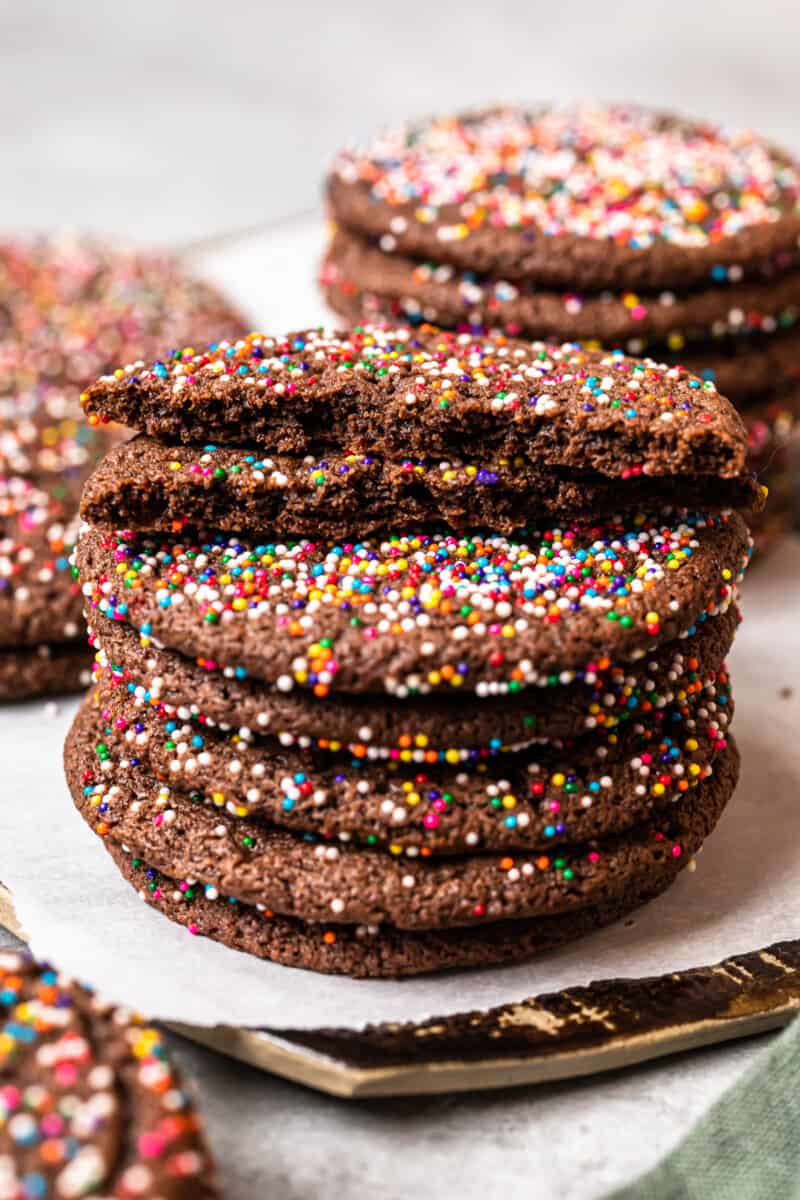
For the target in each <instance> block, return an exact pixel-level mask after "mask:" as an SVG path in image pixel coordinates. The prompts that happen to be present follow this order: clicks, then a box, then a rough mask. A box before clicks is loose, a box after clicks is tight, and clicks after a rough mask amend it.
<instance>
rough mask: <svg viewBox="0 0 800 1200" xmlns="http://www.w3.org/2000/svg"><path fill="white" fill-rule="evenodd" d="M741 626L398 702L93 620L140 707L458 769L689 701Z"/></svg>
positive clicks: (102, 658)
mask: <svg viewBox="0 0 800 1200" xmlns="http://www.w3.org/2000/svg"><path fill="white" fill-rule="evenodd" d="M738 621H739V613H738V609H737V608H736V605H735V604H732V605H730V606H729V607H728V608H726V609H725V611H724V612H721V613H719V614H717V615H716V616H715V617H713V618H709V619H706V620H703V621H701V622H699V623H698V625H697V626H696V627H695V628H693V629H692V631H691V632H690V633H689V634H688V635H687V636H686V637H683V638H678V639H677V640H675V641H673V642H667V643H664V644H663V645H658V646H654V647H653V648H652V649H651V650H650V651H649V653H648V654H646V655H645V656H644V657H643V658H641V659H639V660H637V661H636V662H635V663H628V664H625V665H618V664H613V663H611V661H610V660H609V659H608V658H607V657H605V656H604V657H603V658H600V659H598V660H596V662H594V663H591V664H588V665H587V666H586V667H585V668H583V669H580V670H578V671H569V672H564V673H553V674H551V675H549V676H547V677H546V678H545V679H543V680H542V681H541V684H540V686H539V687H531V688H524V689H519V690H514V691H511V692H508V693H505V692H500V691H499V689H490V688H486V689H479V692H478V695H475V693H467V694H464V693H463V692H457V691H455V692H453V693H451V694H450V695H449V696H448V697H447V698H446V700H445V701H443V699H442V697H441V696H439V695H437V694H433V695H428V696H415V697H413V698H409V699H406V700H404V701H400V700H397V699H395V698H394V697H387V696H385V695H382V696H381V695H367V696H349V695H347V694H338V693H337V694H335V695H334V696H329V697H317V696H315V695H313V694H309V693H308V692H306V691H303V690H301V689H299V688H298V689H295V690H292V691H289V692H284V691H281V690H280V689H278V688H270V687H269V686H268V685H266V684H263V683H260V682H259V681H258V680H255V679H248V678H246V677H245V676H244V675H243V673H242V672H240V671H235V670H234V669H232V668H227V669H222V668H220V667H219V666H218V665H217V664H216V663H215V662H214V661H213V660H208V659H202V658H201V659H199V660H197V661H194V660H192V659H191V658H188V657H185V656H184V655H182V654H178V653H176V652H175V651H171V650H165V649H162V648H159V647H158V646H156V645H155V644H154V643H153V642H152V640H150V639H149V638H146V637H144V638H142V639H141V640H140V638H139V637H138V636H137V634H136V633H135V632H134V630H133V629H132V628H131V627H130V626H129V625H124V624H122V623H121V622H119V621H109V620H106V619H105V618H104V617H102V616H100V615H98V614H95V615H93V617H92V630H91V641H92V644H93V645H94V646H95V648H96V649H97V652H98V653H97V671H99V672H100V673H101V674H104V673H106V672H110V673H112V674H113V675H114V677H115V679H116V680H117V681H118V683H119V684H121V685H123V686H124V687H125V689H126V691H128V692H129V693H130V694H131V695H133V696H134V697H135V699H136V700H137V702H140V703H144V704H151V703H154V704H160V703H163V704H165V705H168V706H170V707H171V708H174V709H175V713H176V716H177V718H178V720H180V721H188V720H190V719H191V720H198V721H199V723H200V724H202V725H206V726H208V727H210V728H214V727H215V726H219V728H220V729H221V730H223V731H230V730H238V731H239V732H240V733H241V735H242V736H243V737H248V736H252V734H253V732H255V733H256V734H264V733H267V732H269V733H272V734H273V735H274V736H275V737H276V738H277V740H278V741H279V742H280V744H281V745H282V746H283V747H291V746H299V747H301V748H304V747H308V746H319V747H320V748H321V749H328V750H330V749H332V750H334V751H337V750H341V749H342V748H346V749H348V750H349V751H350V752H351V753H352V754H353V756H354V757H356V758H368V759H387V758H388V759H391V760H392V761H396V762H401V763H418V764H420V765H423V764H424V765H428V766H430V765H433V764H435V763H437V762H447V763H450V764H451V765H455V764H457V763H460V762H464V761H469V760H472V759H473V758H474V755H475V751H476V750H478V751H480V752H481V754H482V755H483V754H493V753H497V752H499V751H500V750H501V749H502V748H503V747H504V746H516V745H524V744H527V743H529V742H530V741H531V740H533V739H546V740H549V741H553V740H558V739H564V738H573V737H578V736H580V735H581V734H583V733H585V732H587V731H590V730H593V729H597V728H601V727H602V728H614V727H616V726H618V725H621V724H625V723H626V722H627V721H629V720H631V719H633V718H635V717H638V715H639V714H640V713H645V714H646V713H649V712H650V711H652V709H653V708H657V709H661V708H665V707H666V706H667V705H668V704H671V703H673V701H675V700H682V699H683V698H684V696H686V695H692V694H694V692H695V691H697V690H698V688H699V687H700V681H701V680H702V679H703V678H705V677H706V676H708V675H711V674H714V673H715V672H717V671H718V670H719V669H720V667H721V665H722V663H723V662H724V660H725V657H726V655H727V654H728V651H729V650H730V647H731V644H732V642H733V636H734V633H735V631H736V626H737V624H738Z"/></svg>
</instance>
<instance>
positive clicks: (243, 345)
mask: <svg viewBox="0 0 800 1200" xmlns="http://www.w3.org/2000/svg"><path fill="white" fill-rule="evenodd" d="M82 402H83V405H84V408H85V411H86V413H87V416H88V417H89V420H90V421H92V420H94V421H97V420H117V421H121V422H122V423H123V424H126V425H130V426H131V427H133V428H134V429H137V430H139V431H140V432H143V433H148V434H151V435H152V436H156V437H161V438H162V439H164V440H169V441H173V442H193V443H197V442H202V443H207V442H213V443H215V444H216V443H219V444H223V445H224V444H227V445H229V446H238V445H240V444H241V439H242V430H247V439H248V444H250V445H252V446H253V447H256V446H257V447H261V449H262V450H263V451H264V452H269V453H284V452H286V453H293V454H295V453H303V454H305V453H311V454H317V453H328V452H333V451H335V450H338V451H339V452H340V453H345V454H353V453H360V454H369V455H373V454H374V455H377V456H380V457H383V458H387V459H397V458H399V459H401V460H402V459H404V458H407V457H408V456H420V457H423V458H431V457H432V456H436V457H437V458H438V457H443V458H448V459H449V458H452V457H457V458H459V459H463V460H465V461H470V460H471V459H472V458H473V456H474V454H475V448H476V447H480V449H481V454H482V456H483V455H486V456H487V465H491V462H493V461H496V460H497V458H499V457H510V458H512V459H513V458H514V457H515V456H516V455H520V456H522V457H524V458H525V459H526V461H531V462H537V463H540V464H542V465H546V466H552V467H570V468H573V469H576V470H579V471H581V472H585V471H594V472H598V473H603V474H607V475H610V476H615V477H620V478H621V479H623V480H624V479H626V478H627V477H629V476H630V474H631V473H634V474H635V473H638V472H643V473H644V474H649V475H681V476H684V475H717V476H719V477H720V478H725V479H733V478H735V477H736V476H739V475H741V474H742V472H743V470H744V464H745V450H746V446H745V439H744V434H743V430H742V426H741V422H740V420H739V417H738V416H737V414H736V412H735V410H734V409H733V408H732V406H731V405H730V404H729V403H728V402H727V401H726V400H724V399H723V397H721V396H720V395H719V394H718V393H717V391H716V389H715V388H714V385H713V384H711V383H701V382H700V381H699V380H696V379H694V378H693V377H691V376H689V375H688V374H686V373H685V372H683V371H681V369H680V368H676V367H672V368H667V367H659V366H658V365H657V364H655V363H651V362H650V361H649V360H645V361H641V360H634V359H628V358H626V357H625V356H624V355H621V354H608V353H605V352H603V351H598V350H581V349H579V348H578V347H575V346H571V345H564V346H562V347H556V346H546V345H544V344H543V343H536V342H533V343H531V342H524V341H514V340H511V339H508V338H506V337H504V336H502V335H500V334H489V335H484V336H480V337H478V336H475V337H472V336H468V335H458V334H453V333H446V332H443V331H441V330H437V329H433V328H428V327H423V328H421V329H418V330H413V331H412V330H409V329H408V328H402V329H398V330H392V329H379V328H374V327H370V326H365V327H357V328H356V329H355V330H354V331H352V332H351V333H341V334H335V333H325V332H324V331H320V330H308V331H306V332H303V333H297V334H290V335H288V336H287V337H285V338H276V337H269V336H266V335H264V334H258V333H254V334H251V335H249V336H248V337H247V338H244V339H242V340H240V341H238V342H221V343H220V344H219V345H217V346H213V347H211V348H209V350H208V351H207V352H204V353H200V354H195V353H193V352H190V351H188V350H187V351H184V352H183V353H177V352H176V354H175V355H174V356H173V357H171V358H168V359H167V360H165V361H163V362H156V363H153V364H152V365H146V364H145V363H144V362H136V363H132V364H129V365H127V366H125V367H121V368H120V369H119V370H118V371H116V372H115V373H114V374H113V375H106V376H103V377H102V378H101V379H100V380H99V381H98V382H97V383H95V384H94V385H92V386H91V387H90V388H88V390H87V391H86V392H84V394H83V396H82Z"/></svg>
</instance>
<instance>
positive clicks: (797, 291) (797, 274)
mask: <svg viewBox="0 0 800 1200" xmlns="http://www.w3.org/2000/svg"><path fill="white" fill-rule="evenodd" d="M320 283H321V286H322V289H323V291H324V293H325V297H326V299H327V301H328V303H329V304H330V306H331V307H332V308H333V309H334V311H335V312H337V313H339V314H340V315H341V316H344V317H345V318H347V319H352V318H353V316H354V315H355V314H356V313H357V314H359V316H360V318H361V319H362V320H370V321H397V320H400V321H410V322H412V323H415V324H417V323H419V322H421V321H427V322H430V323H432V324H436V325H442V326H444V327H446V328H456V329H467V330H475V329H501V330H503V332H504V333H507V334H508V335H509V336H511V337H525V338H544V339H550V340H553V341H555V340H559V339H560V340H563V341H579V342H585V341H587V340H590V341H591V340H594V341H596V342H599V343H600V344H601V345H603V346H622V347H624V348H625V349H626V350H628V351H629V352H634V351H635V352H636V353H637V354H641V353H643V352H644V351H652V350H653V348H654V347H662V346H665V345H667V346H669V345H675V344H676V341H677V342H678V343H679V344H681V345H683V344H685V343H688V342H701V341H704V340H706V339H709V338H724V337H730V336H732V335H736V336H741V335H743V334H746V333H748V332H753V331H756V332H774V330H776V329H778V328H782V329H785V328H788V327H789V326H791V325H793V324H794V323H795V321H796V320H797V318H798V315H800V271H798V270H794V271H786V272H781V273H780V274H777V275H776V276H775V277H774V278H771V279H766V280H744V281H743V282H741V283H735V284H724V285H722V286H719V287H715V286H713V285H709V284H708V281H707V282H706V286H704V287H703V288H702V289H701V290H696V291H690V292H683V293H680V294H678V295H676V294H675V293H674V292H672V291H662V292H659V293H654V294H647V293H642V294H639V293H637V292H630V291H627V292H618V293H614V292H600V293H596V294H585V293H579V292H577V291H576V290H575V285H574V282H573V285H572V288H571V290H570V291H568V292H553V291H545V290H542V288H541V287H540V286H539V285H537V284H530V283H521V282H517V283H512V282H511V281H509V280H508V279H502V278H498V277H495V276H483V275H476V274H475V271H474V270H469V271H460V270H458V269H456V268H455V267H453V266H450V265H448V264H442V263H440V262H436V261H433V262H431V261H425V262H419V261H416V260H414V259H411V258H403V257H401V256H399V255H397V254H386V253H385V252H384V251H383V250H381V249H380V248H379V247H378V246H376V245H373V244H371V243H369V242H367V241H365V240H364V239H363V238H359V237H355V236H354V235H353V234H351V233H348V232H347V231H346V230H338V231H336V232H335V233H334V236H333V239H332V241H331V243H330V245H329V246H328V249H327V251H326V255H325V261H324V263H323V266H322V270H321V275H320ZM656 353H657V351H656Z"/></svg>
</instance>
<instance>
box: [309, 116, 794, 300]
mask: <svg viewBox="0 0 800 1200" xmlns="http://www.w3.org/2000/svg"><path fill="white" fill-rule="evenodd" d="M799 197H800V171H799V170H798V166H797V164H796V163H795V162H794V161H793V160H792V159H791V158H790V156H789V155H788V154H786V153H784V152H783V151H781V150H778V149H776V148H774V147H772V146H770V145H769V144H768V143H767V142H765V141H764V140H763V139H761V138H759V137H757V136H756V135H755V134H753V133H749V132H742V133H736V134H732V135H730V136H728V135H726V134H724V133H723V132H721V131H720V130H718V129H715V128H714V127H713V126H711V125H709V124H701V123H698V122H694V121H688V120H684V119H682V118H679V117H674V116H670V115H667V114H664V113H659V112H652V111H648V110H646V109H643V108H636V107H633V106H628V105H612V106H608V107H601V106H597V105H582V106H577V107H575V108H572V109H567V110H564V111H558V110H554V109H545V108H539V109H524V108H520V107H511V106H508V107H505V108H494V109H489V110H487V111H483V112H478V113H466V114H463V115H457V116H444V117H433V118H430V119H428V120H422V121H419V122H416V123H409V124H406V125H402V126H400V127H398V128H396V129H394V130H389V131H383V132H381V133H379V134H378V135H377V136H376V137H375V138H374V139H373V141H372V142H371V143H368V144H367V145H366V146H364V147H363V148H357V149H349V148H348V149H345V150H342V151H341V152H340V153H339V154H338V155H337V156H336V158H335V159H334V162H333V165H332V169H331V173H330V177H329V180H328V202H329V204H330V207H331V209H332V212H333V214H334V216H335V218H336V220H337V221H338V222H339V223H340V224H341V225H342V226H344V227H345V228H347V229H351V230H353V231H355V232H356V233H359V234H361V235H363V236H366V237H369V238H373V239H381V247H382V249H383V250H384V251H386V252H390V253H394V252H397V253H398V254H405V255H409V256H411V257H413V258H421V259H428V260H433V261H436V260H439V261H444V262H450V263H452V264H454V265H455V266H456V267H459V268H461V269H465V270H476V271H482V272H485V273H491V274H495V275H499V276H504V277H506V278H508V279H513V280H518V279H522V280H530V281H533V282H535V283H539V284H543V285H545V286H554V287H574V288H577V289H579V290H587V291H588V290H602V289H606V288H609V289H615V290H622V289H623V288H628V287H634V288H641V289H646V290H656V289H660V288H662V287H669V288H675V289H676V290H678V291H685V290H687V289H688V288H690V287H692V286H695V285H697V284H701V283H708V282H711V281H714V282H716V281H718V280H720V281H724V280H732V281H735V280H737V279H738V278H741V277H742V275H746V274H755V275H758V274H759V273H761V272H762V271H763V270H772V269H774V267H775V266H777V267H779V268H781V267H785V266H790V265H792V264H793V263H794V262H795V259H796V254H797V238H798V234H800V216H799V215H798V198H799Z"/></svg>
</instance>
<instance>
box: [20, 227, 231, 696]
mask: <svg viewBox="0 0 800 1200" xmlns="http://www.w3.org/2000/svg"><path fill="white" fill-rule="evenodd" d="M219 329H226V330H227V331H228V332H229V333H231V334H236V333H238V332H240V331H241V329H242V322H241V318H240V317H239V316H238V315H237V314H236V313H235V312H234V310H233V309H232V308H231V307H230V306H229V305H228V304H227V302H226V301H225V300H224V299H223V298H222V297H221V296H220V294H219V293H218V292H216V291H215V290H214V289H213V288H211V287H209V286H208V285H206V284H204V283H202V282H200V281H198V280H195V279H193V278H192V277H191V276H190V275H187V273H186V271H185V269H184V267H183V265H182V264H181V263H180V262H179V261H178V260H177V259H174V258H172V257H169V256H167V255H164V254H160V253H148V252H139V251H135V252H134V251H128V250H119V249H117V248H114V247H111V246H109V245H106V244H103V243H100V242H93V241H88V240H75V239H70V238H39V239H31V240H25V241H0V647H3V648H4V650H3V653H2V666H1V667H0V671H1V672H2V681H0V695H2V697H3V698H4V699H23V698H26V697H29V696H31V695H33V694H48V693H52V692H54V691H61V690H63V689H64V688H65V686H67V687H72V686H74V684H75V682H76V681H77V679H78V676H79V674H80V673H81V672H82V670H83V668H84V666H85V665H86V663H87V662H88V658H87V657H86V656H85V652H82V656H81V655H79V654H78V653H73V652H71V651H69V650H68V649H66V647H65V643H66V642H68V641H69V640H71V639H74V640H75V641H76V642H77V641H78V640H80V641H81V642H83V639H84V637H85V633H84V629H83V621H82V617H81V601H80V595H79V590H78V588H77V587H76V585H75V584H74V582H73V581H72V580H71V579H70V578H69V574H68V571H67V558H68V555H69V552H70V550H71V545H70V542H71V539H72V537H73V535H74V531H75V530H76V529H77V518H76V510H77V505H78V499H79V496H80V490H81V486H82V484H83V481H84V479H85V478H86V476H87V475H88V473H89V472H90V471H91V469H92V467H93V465H94V463H95V461H96V460H97V459H98V458H99V457H100V456H101V455H102V454H103V452H104V451H105V450H106V449H107V448H108V447H109V446H110V445H111V444H112V442H113V441H114V440H116V437H117V436H118V433H115V432H114V431H112V430H110V429H108V428H101V427H92V426H90V425H88V424H87V423H86V422H84V421H83V420H82V419H81V418H82V414H81V409H80V403H79V396H80V388H81V387H82V386H85V384H86V383H87V382H88V381H89V380H91V379H92V378H94V377H95V376H96V375H97V373H98V372H99V371H102V370H107V369H110V368H111V367H112V366H113V365H114V364H115V363H116V362H117V361H118V360H119V359H120V358H122V359H123V361H128V360H129V359H130V358H132V357H134V356H135V355H136V354H142V353H144V354H155V353H157V352H158V350H159V349H160V347H161V346H162V345H163V344H164V342H165V341H166V344H167V345H169V344H170V343H171V342H179V343H180V344H181V345H183V344H184V343H185V341H186V340H187V339H188V338H190V337H195V336H197V337H200V338H201V340H203V341H205V339H207V338H208V337H210V336H212V332H213V331H216V330H219ZM162 339H164V340H163V341H162ZM8 647H15V650H14V651H13V653H12V652H9V651H8V649H7V648H8ZM33 647H36V650H35V651H34V650H33ZM55 647H58V648H55ZM46 661H50V662H52V663H53V673H52V674H48V673H47V672H46V671H45V670H44V668H43V664H44V662H46Z"/></svg>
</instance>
